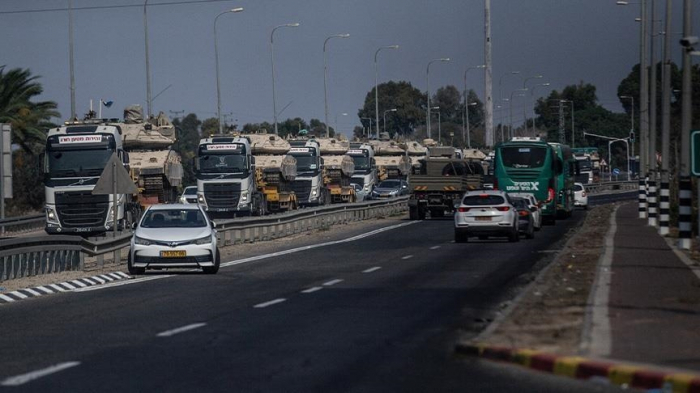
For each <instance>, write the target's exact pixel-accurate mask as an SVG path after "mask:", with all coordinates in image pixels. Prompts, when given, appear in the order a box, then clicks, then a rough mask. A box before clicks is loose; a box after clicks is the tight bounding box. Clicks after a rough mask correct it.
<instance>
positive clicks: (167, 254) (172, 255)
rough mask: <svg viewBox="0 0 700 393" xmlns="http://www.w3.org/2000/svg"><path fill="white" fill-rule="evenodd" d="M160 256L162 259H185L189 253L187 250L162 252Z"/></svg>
mask: <svg viewBox="0 0 700 393" xmlns="http://www.w3.org/2000/svg"><path fill="white" fill-rule="evenodd" d="M160 256H161V257H162V258H184V257H186V256H187V251H185V250H177V251H161V252H160Z"/></svg>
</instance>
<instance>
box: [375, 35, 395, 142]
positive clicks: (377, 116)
mask: <svg viewBox="0 0 700 393" xmlns="http://www.w3.org/2000/svg"><path fill="white" fill-rule="evenodd" d="M382 49H399V46H398V45H389V46H382V47H380V48H378V49H377V50H376V51H375V52H374V115H375V124H376V126H377V139H379V69H378V66H377V55H378V54H379V52H381V50H382ZM370 125H371V124H370ZM370 134H371V133H367V136H368V137H369V135H370Z"/></svg>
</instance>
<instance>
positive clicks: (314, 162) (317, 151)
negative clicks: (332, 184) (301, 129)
mask: <svg viewBox="0 0 700 393" xmlns="http://www.w3.org/2000/svg"><path fill="white" fill-rule="evenodd" d="M289 143H290V144H291V148H290V149H289V155H291V156H292V157H294V158H296V160H297V176H296V178H295V179H294V181H293V182H292V183H291V188H292V190H293V191H294V193H295V194H296V197H297V200H298V201H299V204H300V205H301V206H316V205H327V204H329V203H331V196H330V192H329V191H328V189H327V188H326V184H325V183H324V176H323V175H324V166H323V158H321V147H320V145H319V143H318V141H316V140H314V139H310V140H306V139H302V140H292V141H289Z"/></svg>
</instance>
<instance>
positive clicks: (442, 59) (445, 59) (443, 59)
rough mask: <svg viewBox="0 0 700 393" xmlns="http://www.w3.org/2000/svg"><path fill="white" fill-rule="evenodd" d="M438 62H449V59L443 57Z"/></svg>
mask: <svg viewBox="0 0 700 393" xmlns="http://www.w3.org/2000/svg"><path fill="white" fill-rule="evenodd" d="M440 61H450V58H449V57H443V58H441V59H440Z"/></svg>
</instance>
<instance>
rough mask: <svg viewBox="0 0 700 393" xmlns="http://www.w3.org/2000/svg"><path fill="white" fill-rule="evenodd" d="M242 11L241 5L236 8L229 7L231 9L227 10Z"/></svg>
mask: <svg viewBox="0 0 700 393" xmlns="http://www.w3.org/2000/svg"><path fill="white" fill-rule="evenodd" d="M242 11H243V7H237V8H231V10H230V11H229V12H242Z"/></svg>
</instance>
